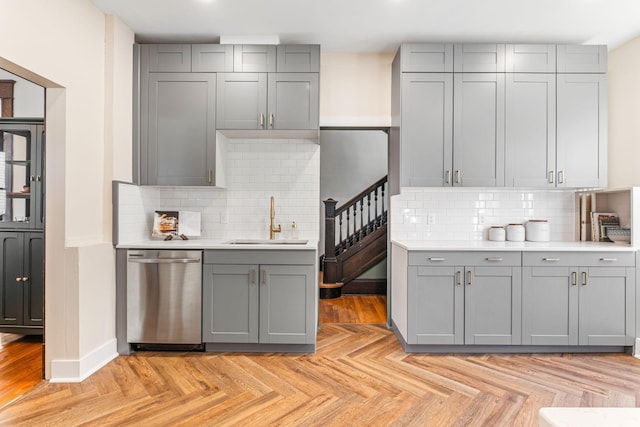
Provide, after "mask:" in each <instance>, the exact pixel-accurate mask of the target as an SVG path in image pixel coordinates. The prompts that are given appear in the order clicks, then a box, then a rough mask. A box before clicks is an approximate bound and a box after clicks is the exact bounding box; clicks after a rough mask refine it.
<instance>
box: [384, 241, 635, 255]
mask: <svg viewBox="0 0 640 427" xmlns="http://www.w3.org/2000/svg"><path fill="white" fill-rule="evenodd" d="M391 243H392V244H393V245H396V246H398V247H400V248H403V249H405V250H407V251H513V252H535V251H557V252H570V251H581V252H635V251H636V250H637V248H635V247H633V246H629V245H623V244H617V243H607V242H492V241H488V240H475V241H463V240H461V241H454V240H449V241H421V240H420V241H410V240H391Z"/></svg>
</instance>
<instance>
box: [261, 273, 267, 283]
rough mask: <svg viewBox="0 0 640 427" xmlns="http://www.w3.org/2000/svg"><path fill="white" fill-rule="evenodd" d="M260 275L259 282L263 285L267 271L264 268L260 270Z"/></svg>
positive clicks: (265, 281)
mask: <svg viewBox="0 0 640 427" xmlns="http://www.w3.org/2000/svg"><path fill="white" fill-rule="evenodd" d="M260 275H261V276H262V277H261V279H260V283H262V284H263V285H266V284H267V271H266V270H260Z"/></svg>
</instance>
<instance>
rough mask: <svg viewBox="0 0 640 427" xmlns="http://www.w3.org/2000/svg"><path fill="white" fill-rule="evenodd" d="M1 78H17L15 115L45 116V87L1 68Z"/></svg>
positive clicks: (14, 93)
mask: <svg viewBox="0 0 640 427" xmlns="http://www.w3.org/2000/svg"><path fill="white" fill-rule="evenodd" d="M0 80H15V81H16V84H15V85H14V86H13V117H29V118H43V117H44V88H43V87H42V86H38V85H37V84H35V83H32V82H30V81H29V80H26V79H23V78H22V77H20V76H16V75H15V74H13V73H10V72H8V71H5V70H2V69H0Z"/></svg>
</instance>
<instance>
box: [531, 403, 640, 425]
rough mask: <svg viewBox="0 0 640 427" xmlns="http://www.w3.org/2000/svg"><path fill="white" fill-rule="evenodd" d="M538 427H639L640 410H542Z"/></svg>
mask: <svg viewBox="0 0 640 427" xmlns="http://www.w3.org/2000/svg"><path fill="white" fill-rule="evenodd" d="M539 425H540V427H605V426H606V427H628V426H637V425H640V408H542V409H540V419H539Z"/></svg>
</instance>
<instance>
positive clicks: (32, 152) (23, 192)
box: [0, 125, 40, 228]
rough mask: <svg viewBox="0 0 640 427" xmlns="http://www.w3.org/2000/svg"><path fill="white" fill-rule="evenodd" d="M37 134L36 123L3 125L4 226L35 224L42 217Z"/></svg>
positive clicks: (0, 220) (0, 198) (0, 211)
mask: <svg viewBox="0 0 640 427" xmlns="http://www.w3.org/2000/svg"><path fill="white" fill-rule="evenodd" d="M37 137H38V135H37V132H36V126H29V125H24V126H17V125H13V126H2V125H0V227H3V228H7V227H11V228H14V227H15V228H23V227H32V226H33V225H34V224H35V223H36V220H37V219H38V218H36V217H37V216H38V214H37V204H38V194H40V187H39V184H40V173H39V172H38V170H37V168H38V166H37V158H36V157H37V151H36V143H37ZM36 186H37V188H34V187H36Z"/></svg>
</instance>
